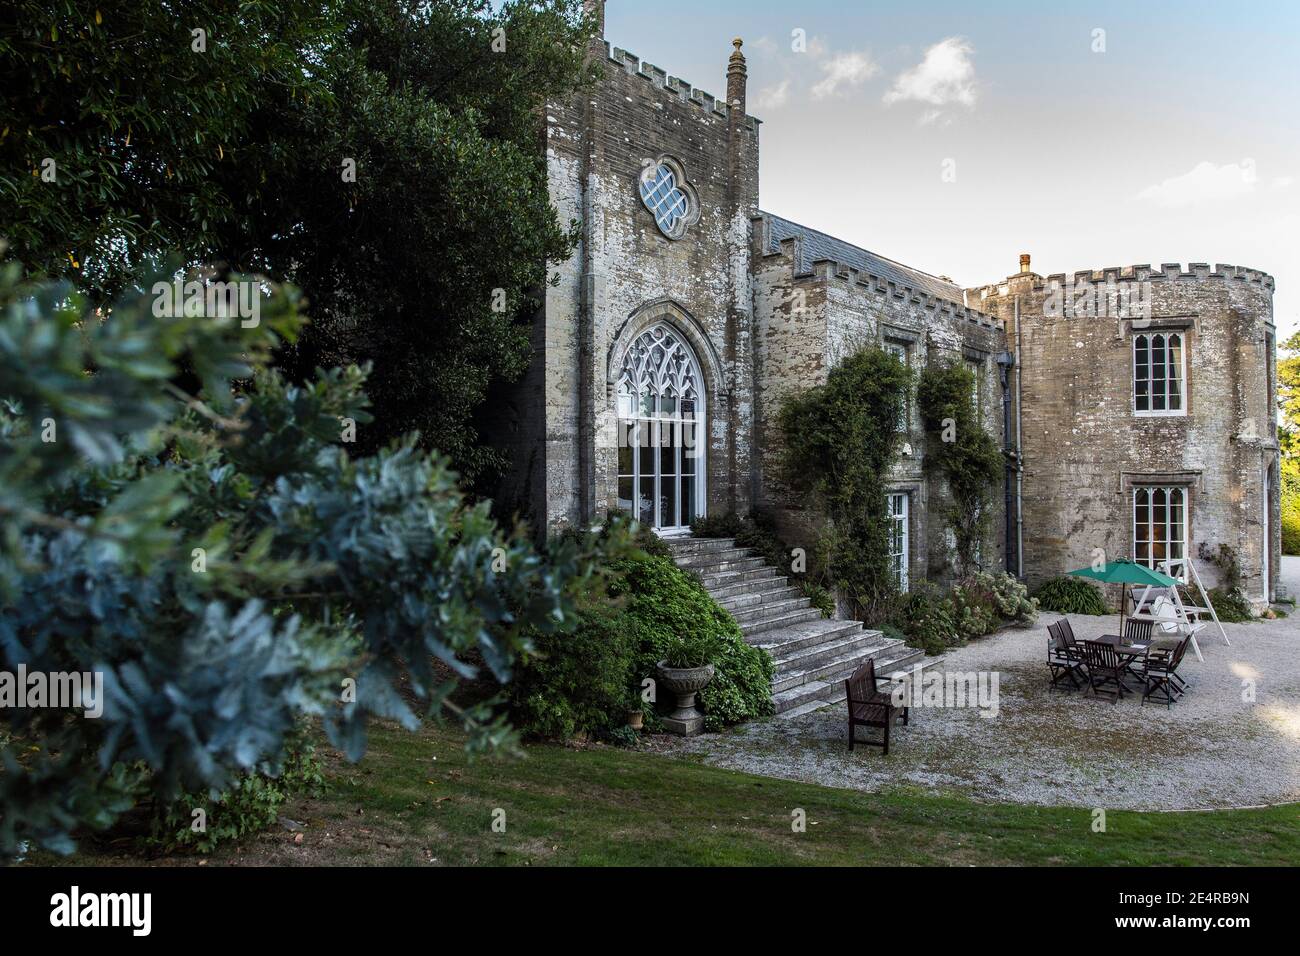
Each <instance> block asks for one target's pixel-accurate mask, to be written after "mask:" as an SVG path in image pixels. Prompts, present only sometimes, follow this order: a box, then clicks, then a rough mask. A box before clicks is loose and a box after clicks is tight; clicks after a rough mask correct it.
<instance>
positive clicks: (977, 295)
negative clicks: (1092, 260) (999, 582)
mask: <svg viewBox="0 0 1300 956" xmlns="http://www.w3.org/2000/svg"><path fill="white" fill-rule="evenodd" d="M1107 280H1110V281H1111V282H1113V283H1115V284H1116V285H1117V286H1122V285H1123V284H1125V283H1134V282H1137V283H1144V285H1143V286H1142V287H1141V288H1142V290H1144V291H1143V292H1142V293H1141V294H1140V295H1139V296H1138V297H1137V299H1136V300H1135V301H1142V300H1143V299H1144V300H1145V301H1146V302H1147V303H1149V309H1148V310H1146V312H1149V318H1147V317H1146V312H1144V311H1142V310H1140V309H1135V308H1130V309H1129V310H1128V311H1129V313H1130V317H1128V318H1123V317H1119V316H1118V315H1117V314H1116V312H1118V311H1119V310H1117V309H1116V308H1115V305H1116V302H1115V300H1113V299H1112V300H1110V301H1109V303H1108V307H1105V308H1101V309H1095V308H1094V309H1092V310H1090V311H1091V314H1087V315H1078V314H1075V315H1073V316H1071V315H1062V314H1059V313H1060V312H1061V311H1062V310H1061V309H1059V308H1057V306H1059V305H1060V296H1059V295H1056V296H1054V290H1056V289H1062V288H1066V287H1068V286H1069V285H1070V284H1073V285H1074V287H1075V288H1081V287H1082V284H1083V283H1089V282H1090V283H1094V288H1098V286H1096V285H1095V284H1096V283H1104V282H1106V281H1107ZM1133 288H1136V287H1133ZM1272 296H1273V280H1272V278H1271V277H1269V276H1267V275H1264V274H1262V273H1260V272H1257V271H1255V270H1251V269H1238V268H1235V267H1233V266H1222V265H1220V266H1216V267H1214V268H1213V269H1211V267H1210V266H1209V265H1207V264H1199V263H1198V264H1193V265H1191V266H1190V267H1188V269H1187V270H1183V269H1181V268H1180V267H1179V266H1177V265H1165V266H1163V267H1161V268H1160V269H1151V268H1150V267H1148V266H1134V267H1132V268H1128V269H1107V270H1103V271H1099V272H1081V273H1076V274H1074V275H1073V276H1068V277H1067V276H1065V275H1055V276H1048V277H1047V278H1046V279H1044V278H1042V277H1040V276H1038V275H1035V274H1033V273H1024V274H1021V275H1016V276H1012V277H1011V278H1010V279H1008V280H1007V281H1005V282H1003V283H1001V284H998V285H992V286H987V287H984V288H982V289H977V290H971V291H970V293H968V301H970V302H971V304H973V305H979V307H980V308H982V309H984V310H985V311H987V312H989V313H991V314H994V315H997V316H999V317H1000V318H1001V319H1003V320H1004V321H1005V322H1006V326H1007V334H1008V343H1009V347H1010V348H1012V349H1014V348H1015V344H1016V342H1015V338H1016V336H1015V315H1016V302H1017V299H1018V300H1019V315H1020V354H1021V357H1020V370H1021V375H1022V381H1021V402H1022V412H1021V430H1022V445H1023V454H1024V463H1025V464H1024V467H1025V471H1024V491H1023V512H1024V532H1023V537H1024V550H1025V554H1024V564H1025V571H1026V574H1027V576H1028V578H1029V580H1030V582H1031V583H1034V582H1037V581H1041V580H1042V579H1044V578H1047V577H1050V576H1052V575H1056V574H1060V573H1062V572H1064V571H1067V570H1070V569H1073V568H1077V567H1081V566H1083V565H1086V564H1088V563H1090V562H1091V561H1092V560H1093V556H1094V549H1101V550H1102V551H1104V552H1105V554H1106V556H1107V557H1108V558H1113V557H1119V556H1132V555H1133V554H1134V543H1133V493H1134V489H1135V488H1137V487H1141V486H1144V485H1146V486H1160V485H1163V486H1167V487H1182V488H1185V489H1186V494H1187V495H1188V497H1189V499H1190V501H1189V510H1188V522H1187V523H1188V531H1187V533H1188V537H1189V544H1188V549H1187V550H1188V555H1189V557H1191V558H1192V560H1193V561H1196V564H1197V569H1198V571H1200V573H1201V576H1202V578H1203V579H1204V580H1205V582H1206V585H1207V586H1210V585H1211V584H1212V583H1214V582H1216V581H1217V580H1218V577H1219V576H1218V574H1217V572H1216V569H1215V568H1214V567H1213V566H1211V565H1210V564H1208V563H1207V562H1204V561H1197V557H1198V553H1197V552H1198V549H1199V546H1200V545H1201V544H1206V545H1209V546H1211V547H1212V548H1214V549H1215V550H1217V547H1218V545H1219V544H1226V545H1228V546H1229V547H1230V548H1232V549H1233V550H1234V551H1235V553H1236V555H1237V557H1238V560H1239V563H1240V565H1241V568H1242V571H1243V573H1244V575H1245V583H1244V587H1245V589H1246V592H1247V596H1248V597H1249V598H1250V599H1251V600H1252V601H1254V602H1256V603H1257V604H1262V603H1263V601H1264V600H1265V597H1266V594H1267V595H1268V596H1270V597H1271V596H1272V595H1273V593H1274V589H1275V587H1276V582H1277V569H1278V562H1279V557H1280V547H1281V539H1280V522H1279V521H1278V520H1277V513H1278V510H1277V509H1278V490H1277V489H1278V481H1277V473H1276V468H1277V456H1278V445H1277V439H1276V430H1275V427H1274V422H1275V417H1276V412H1275V409H1274V406H1273V395H1274V391H1275V381H1274V376H1275V362H1274V358H1273V356H1274V345H1275V333H1274V329H1273V325H1272V316H1273V309H1272ZM1076 311H1077V310H1076ZM1098 311H1100V312H1104V313H1107V314H1102V315H1099V314H1097V312H1098ZM1142 332H1146V333H1148V334H1158V333H1162V332H1163V333H1166V334H1168V333H1179V334H1181V336H1182V337H1183V341H1184V342H1185V360H1186V408H1185V414H1181V415H1163V416H1142V415H1139V414H1136V413H1135V410H1134V409H1135V405H1134V384H1133V382H1134V372H1133V364H1134V359H1133V337H1134V335H1135V334H1139V333H1142ZM1266 482H1268V483H1269V484H1270V486H1271V490H1270V491H1269V493H1268V501H1267V502H1266V501H1265V490H1264V489H1265V486H1266ZM1266 513H1267V515H1268V516H1269V519H1268V521H1267V524H1266V522H1265V515H1266ZM1266 548H1267V549H1268V550H1267V554H1266V552H1265V549H1266ZM1266 559H1267V560H1266ZM1266 566H1267V567H1268V568H1270V573H1269V580H1268V581H1267V582H1266V581H1265V580H1264V577H1263V570H1264V568H1265V567H1266Z"/></svg>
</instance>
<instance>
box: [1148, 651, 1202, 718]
mask: <svg viewBox="0 0 1300 956" xmlns="http://www.w3.org/2000/svg"><path fill="white" fill-rule="evenodd" d="M1191 642H1192V638H1191V636H1190V635H1189V636H1187V637H1184V638H1183V639H1182V640H1181V641H1180V642H1179V643H1178V646H1177V647H1175V648H1174V649H1173V651H1172V652H1166V653H1159V652H1158V653H1155V654H1151V655H1149V656H1148V657H1147V658H1146V660H1145V661H1144V662H1143V665H1142V677H1143V680H1145V681H1146V689H1145V690H1144V691H1143V692H1142V703H1143V704H1145V703H1146V702H1147V698H1148V697H1156V695H1157V694H1159V697H1158V698H1157V699H1159V700H1163V701H1164V703H1165V708H1166V709H1168V708H1169V705H1170V704H1172V703H1173V702H1174V701H1175V700H1177V699H1178V698H1179V697H1181V696H1182V694H1183V691H1185V690H1186V689H1187V684H1186V683H1185V682H1184V681H1183V679H1182V678H1181V677H1179V676H1178V665H1179V664H1181V663H1182V662H1183V655H1184V654H1185V653H1187V645H1188V644H1190V643H1191Z"/></svg>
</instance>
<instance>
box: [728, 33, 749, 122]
mask: <svg viewBox="0 0 1300 956" xmlns="http://www.w3.org/2000/svg"><path fill="white" fill-rule="evenodd" d="M744 42H745V41H744V40H742V39H741V38H740V37H736V39H734V40H732V41H731V45H732V46H734V47H735V48H736V49H735V52H733V53H732V54H731V59H730V60H728V61H727V105H728V106H730V107H731V108H732V109H737V110H740V112H742V113H743V112H745V78H746V76H748V71H747V70H746V69H745V54H743V53H741V52H740V48H741V46H743V45H744Z"/></svg>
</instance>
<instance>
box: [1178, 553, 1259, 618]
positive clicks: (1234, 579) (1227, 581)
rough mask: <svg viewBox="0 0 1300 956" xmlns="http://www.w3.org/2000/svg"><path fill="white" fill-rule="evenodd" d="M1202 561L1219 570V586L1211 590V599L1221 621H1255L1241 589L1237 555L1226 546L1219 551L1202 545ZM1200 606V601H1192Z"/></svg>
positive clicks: (1209, 594) (1239, 566) (1248, 602)
mask: <svg viewBox="0 0 1300 956" xmlns="http://www.w3.org/2000/svg"><path fill="white" fill-rule="evenodd" d="M1198 554H1199V555H1200V557H1201V560H1202V561H1208V562H1209V563H1210V564H1213V565H1214V566H1215V567H1217V568H1218V569H1219V578H1220V581H1219V586H1218V587H1213V588H1210V589H1209V593H1208V596H1209V599H1210V602H1211V603H1212V604H1213V605H1214V611H1215V613H1216V614H1217V615H1218V616H1219V620H1220V621H1228V622H1229V623H1232V624H1241V623H1244V622H1246V621H1252V620H1254V619H1255V615H1254V612H1253V610H1252V608H1251V606H1250V601H1248V600H1247V599H1246V595H1245V592H1243V591H1242V589H1241V565H1240V564H1238V563H1237V554H1236V552H1234V551H1233V550H1232V549H1231V548H1230V547H1228V546H1227V545H1226V544H1221V545H1219V547H1218V548H1217V549H1215V548H1211V547H1210V546H1209V545H1206V544H1204V543H1203V544H1202V545H1201V546H1200V548H1199V549H1198ZM1190 603H1192V604H1199V603H1200V602H1199V601H1192V602H1190Z"/></svg>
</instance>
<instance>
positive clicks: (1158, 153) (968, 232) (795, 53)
mask: <svg viewBox="0 0 1300 956" xmlns="http://www.w3.org/2000/svg"><path fill="white" fill-rule="evenodd" d="M605 37H606V39H608V40H609V41H610V42H611V43H612V44H613V45H614V46H620V47H623V48H625V49H628V50H630V51H631V52H633V53H635V54H637V55H639V56H640V57H642V58H643V59H645V60H648V61H650V62H651V63H654V64H655V65H657V66H659V67H661V68H662V69H665V70H667V71H668V73H670V74H672V75H674V76H680V77H682V78H683V79H684V80H686V81H687V82H689V83H692V84H693V85H695V86H697V87H700V88H703V89H705V90H707V91H709V92H711V93H715V94H718V95H722V94H724V93H725V92H726V80H725V74H726V64H727V57H728V55H729V54H730V53H731V49H732V48H731V39H732V37H741V38H743V39H744V49H743V52H744V53H745V55H746V59H747V61H748V68H749V83H748V90H747V93H748V110H749V112H750V113H751V114H753V115H755V116H757V117H758V118H759V119H761V120H763V125H762V128H761V134H760V136H761V160H760V162H761V173H760V205H761V207H762V208H763V209H764V210H765V211H768V212H772V213H776V214H779V215H782V216H785V217H787V218H789V219H793V220H795V221H796V222H799V223H802V224H803V225H806V226H810V227H813V228H816V229H820V230H822V231H824V232H829V233H831V234H832V235H835V236H837V237H839V238H841V239H845V240H847V241H849V242H852V243H855V244H857V245H860V246H863V247H865V248H867V249H870V250H871V251H873V252H876V253H879V254H881V255H884V256H888V257H889V258H891V259H896V260H898V261H901V262H903V263H906V264H907V265H910V266H914V267H916V268H919V269H923V270H925V271H927V272H931V273H934V274H937V275H940V274H941V275H946V276H950V277H952V278H953V279H954V280H955V281H957V282H958V283H959V284H961V285H963V286H975V285H982V284H985V283H988V282H993V281H997V280H999V279H1002V278H1004V277H1005V276H1007V275H1009V274H1011V273H1013V272H1015V271H1016V270H1017V268H1018V263H1019V254H1020V253H1022V252H1027V253H1030V254H1031V256H1032V257H1033V260H1032V264H1033V269H1034V271H1035V272H1038V273H1040V274H1042V275H1050V274H1054V273H1072V272H1074V271H1076V270H1083V269H1090V268H1102V267H1106V266H1127V265H1133V264H1135V263H1151V264H1152V265H1155V266H1157V267H1158V266H1159V264H1160V263H1164V262H1178V263H1181V264H1183V265H1184V266H1185V265H1186V264H1187V263H1189V262H1209V263H1229V264H1232V265H1239V266H1249V267H1251V268H1255V269H1260V270H1262V271H1264V272H1267V273H1269V274H1270V275H1272V276H1273V277H1274V279H1275V280H1276V282H1277V291H1276V294H1275V298H1274V319H1275V321H1276V323H1277V325H1278V329H1279V338H1280V339H1285V337H1286V336H1288V335H1290V334H1291V333H1292V332H1294V331H1297V330H1298V329H1300V261H1298V260H1297V254H1298V253H1300V109H1298V108H1297V101H1298V100H1300V53H1298V52H1297V41H1298V40H1300V3H1297V2H1295V0H1288V2H1278V3H1265V2H1258V3H1251V2H1241V3H1232V4H1225V3H1199V2H1182V3H1158V2H1148V3H1141V4H1132V3H1107V2H1095V0H1094V2H1088V3H1070V2H1059V0H1058V2H1043V0H1038V2H1034V3H1019V2H1010V0H1007V2H997V0H992V2H984V3H980V4H975V3H970V2H967V3H957V2H938V0H912V2H892V0H891V2H872V3H854V2H851V0H841V2H832V0H800V2H797V3H796V2H791V0H785V2H775V0H743V2H739V0H709V2H702V0H655V2H654V3H653V4H646V3H638V2H633V0H609V2H608V5H607V8H606V16H605Z"/></svg>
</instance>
